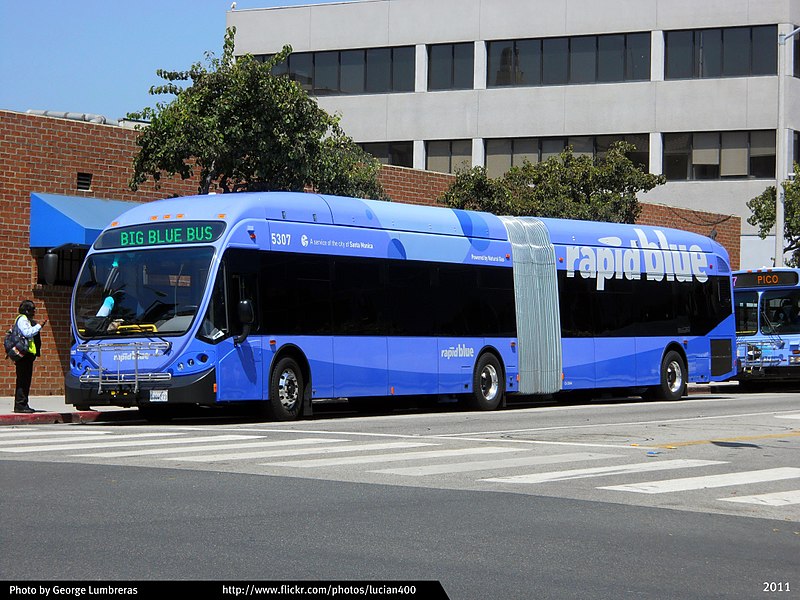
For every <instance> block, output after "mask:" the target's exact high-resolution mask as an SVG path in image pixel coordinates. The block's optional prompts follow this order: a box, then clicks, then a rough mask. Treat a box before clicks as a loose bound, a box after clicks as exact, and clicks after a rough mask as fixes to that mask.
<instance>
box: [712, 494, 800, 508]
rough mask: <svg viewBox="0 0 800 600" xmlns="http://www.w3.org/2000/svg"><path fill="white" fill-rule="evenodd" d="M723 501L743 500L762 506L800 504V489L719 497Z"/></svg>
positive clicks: (743, 501) (745, 502)
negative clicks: (755, 494)
mask: <svg viewBox="0 0 800 600" xmlns="http://www.w3.org/2000/svg"><path fill="white" fill-rule="evenodd" d="M717 500H721V501H722V502H742V503H744V504H760V505H762V506H788V505H790V504H800V490H790V491H788V492H774V493H772V494H759V495H757V496H738V497H736V498H717Z"/></svg>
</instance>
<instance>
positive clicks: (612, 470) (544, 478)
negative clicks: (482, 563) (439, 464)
mask: <svg viewBox="0 0 800 600" xmlns="http://www.w3.org/2000/svg"><path fill="white" fill-rule="evenodd" d="M723 464H726V463H725V462H722V461H717V460H685V459H677V460H665V461H659V462H643V463H632V464H628V465H616V466H613V467H593V468H589V469H573V470H570V471H554V472H550V473H532V474H530V475H515V476H512V477H493V478H491V479H482V480H481V481H492V482H499V483H545V482H548V481H564V480H567V479H583V478H585V477H604V476H607V475H623V474H626V473H644V472H648V471H666V470H668V469H687V468H692V467H705V466H709V465H723Z"/></svg>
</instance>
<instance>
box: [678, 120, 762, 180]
mask: <svg viewBox="0 0 800 600" xmlns="http://www.w3.org/2000/svg"><path fill="white" fill-rule="evenodd" d="M663 168H664V175H665V176H666V178H667V179H669V180H681V179H683V180H689V179H690V180H702V179H737V178H739V179H741V178H748V177H749V178H761V179H772V178H774V177H775V132H774V131H771V130H767V131H723V132H716V131H705V132H698V133H665V134H664V165H663Z"/></svg>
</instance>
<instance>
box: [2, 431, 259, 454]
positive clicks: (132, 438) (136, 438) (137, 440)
mask: <svg viewBox="0 0 800 600" xmlns="http://www.w3.org/2000/svg"><path fill="white" fill-rule="evenodd" d="M168 435H182V434H168ZM153 436H160V437H163V436H164V434H161V433H140V434H139V433H137V434H133V435H115V436H114V438H113V439H109V440H106V441H102V442H86V443H76V444H53V445H46V446H33V447H31V446H25V447H22V448H0V452H16V453H23V452H54V451H56V450H58V451H59V452H60V451H64V450H66V451H72V450H91V449H92V448H119V447H120V446H161V445H165V444H191V443H192V442H197V441H208V440H219V439H227V440H246V439H253V438H254V437H258V436H254V435H222V436H219V435H214V436H209V437H205V438H188V437H183V438H181V439H174V438H170V439H158V440H152V439H150V440H143V439H141V438H144V437H153ZM120 438H126V439H125V440H124V441H117V440H119V439H120Z"/></svg>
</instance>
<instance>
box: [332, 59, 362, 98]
mask: <svg viewBox="0 0 800 600" xmlns="http://www.w3.org/2000/svg"><path fill="white" fill-rule="evenodd" d="M340 60H341V64H342V67H341V79H340V83H339V87H340V89H341V91H342V93H343V94H363V93H364V77H365V70H366V57H365V52H364V51H363V50H348V51H346V52H342V53H341V57H340Z"/></svg>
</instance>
